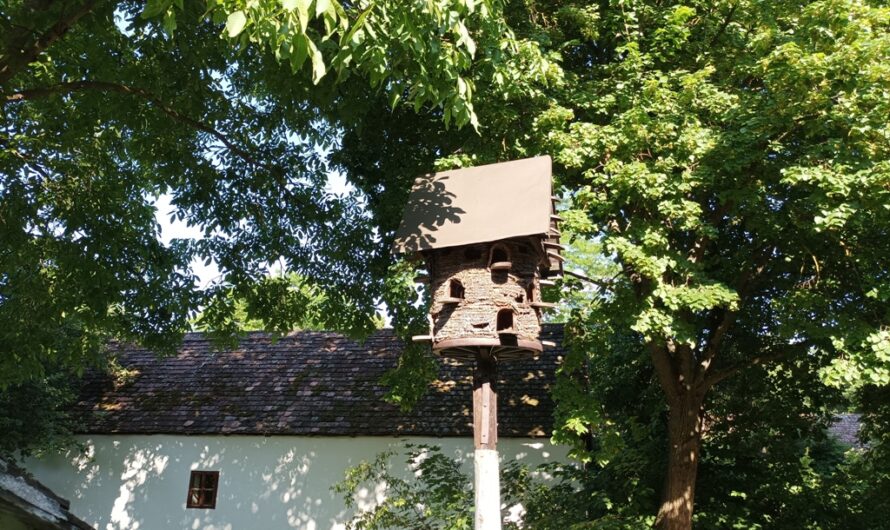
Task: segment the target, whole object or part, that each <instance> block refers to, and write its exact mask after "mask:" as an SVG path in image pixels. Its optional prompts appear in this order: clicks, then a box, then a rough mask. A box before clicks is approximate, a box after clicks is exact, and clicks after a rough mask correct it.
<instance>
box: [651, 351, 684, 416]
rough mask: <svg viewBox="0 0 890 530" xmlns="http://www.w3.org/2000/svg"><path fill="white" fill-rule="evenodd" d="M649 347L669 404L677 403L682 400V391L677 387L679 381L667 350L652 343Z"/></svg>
mask: <svg viewBox="0 0 890 530" xmlns="http://www.w3.org/2000/svg"><path fill="white" fill-rule="evenodd" d="M648 347H649V354H650V355H651V356H652V364H653V365H654V366H655V374H656V375H657V376H658V381H659V383H661V388H662V390H664V393H665V395H666V396H667V398H668V404H669V405H672V404H674V403H677V402H678V401H679V399H680V389H679V387H678V386H677V385H678V383H679V381H678V380H677V375H676V371H675V370H674V366H673V365H672V364H671V359H670V357H669V356H668V352H667V350H666V349H664V348H659V347H658V346H655V345H654V344H652V343H649V344H648Z"/></svg>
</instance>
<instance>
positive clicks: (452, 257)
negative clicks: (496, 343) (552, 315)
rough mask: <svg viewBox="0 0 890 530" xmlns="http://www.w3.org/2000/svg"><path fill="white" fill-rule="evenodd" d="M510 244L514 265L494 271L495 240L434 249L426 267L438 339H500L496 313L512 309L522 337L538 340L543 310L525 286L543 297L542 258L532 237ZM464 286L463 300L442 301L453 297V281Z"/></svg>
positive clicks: (431, 310)
mask: <svg viewBox="0 0 890 530" xmlns="http://www.w3.org/2000/svg"><path fill="white" fill-rule="evenodd" d="M497 244H503V245H504V246H506V247H507V249H508V251H509V254H510V260H511V262H512V263H513V267H512V268H511V269H510V270H509V271H491V270H489V268H488V259H489V255H490V254H489V253H490V251H491V247H492V245H493V243H485V244H478V245H469V246H466V247H454V248H446V249H441V250H434V251H430V254H429V255H428V260H427V266H428V270H429V275H430V286H431V288H432V290H433V291H432V292H433V297H432V298H433V303H432V307H431V309H430V315H431V316H432V319H433V322H434V329H433V335H434V337H435V341H437V342H438V341H441V340H447V339H457V338H487V339H497V338H498V333H497V322H496V320H497V314H498V311H499V310H501V309H512V310H513V312H514V315H513V328H514V329H515V330H516V331H517V332H518V335H517V337H518V338H519V339H522V340H538V338H539V335H540V332H541V321H540V316H539V315H538V310H536V309H535V308H533V307H532V306H531V305H529V301H528V299H527V296H526V288H527V286H528V285H529V284H532V285H533V289H534V297H535V300H538V297H539V296H540V294H539V293H540V287H539V285H538V281H539V279H540V278H539V273H538V264H539V263H540V260H541V256H540V254H539V252H538V251H536V250H535V248H534V247H533V246H532V244H531V242H530V241H529V240H528V239H509V240H505V241H500V242H498V243H497ZM451 279H456V280H458V281H460V282H461V284H462V285H463V287H464V290H465V295H464V300H462V301H461V302H460V303H458V304H443V303H442V302H441V300H442V298H445V297H448V296H449V289H450V283H449V282H450V280H451Z"/></svg>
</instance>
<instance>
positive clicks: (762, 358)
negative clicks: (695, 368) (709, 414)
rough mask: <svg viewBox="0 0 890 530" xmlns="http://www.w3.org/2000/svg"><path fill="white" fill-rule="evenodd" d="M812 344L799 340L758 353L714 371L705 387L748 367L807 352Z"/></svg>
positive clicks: (707, 379) (706, 381)
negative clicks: (733, 364) (743, 360)
mask: <svg viewBox="0 0 890 530" xmlns="http://www.w3.org/2000/svg"><path fill="white" fill-rule="evenodd" d="M811 346H812V344H811V343H810V342H809V341H803V342H798V343H795V344H781V345H778V346H775V347H773V348H771V349H770V351H766V352H764V353H763V354H761V355H756V356H754V357H752V358H751V359H749V360H747V361H745V362H742V363H739V364H737V365H735V366H731V367H729V368H726V369H725V370H721V371H719V372H714V373H713V374H711V376H710V377H707V378H706V379H705V388H711V387H712V386H714V385H716V384H717V383H719V382H720V381H723V380H724V379H726V378H728V377H732V376H734V375H735V374H737V373H739V372H740V371H742V370H744V369H746V368H751V367H752V366H757V365H760V364H768V363H771V362H773V361H778V360H781V359H784V358H786V357H789V356H791V355H792V354H796V353H806V351H807V350H809V349H810V347H811Z"/></svg>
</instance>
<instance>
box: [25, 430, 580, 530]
mask: <svg viewBox="0 0 890 530" xmlns="http://www.w3.org/2000/svg"><path fill="white" fill-rule="evenodd" d="M80 441H81V442H82V443H83V444H84V446H85V447H86V456H77V455H67V456H61V455H60V456H54V457H46V458H44V459H42V460H31V461H29V462H27V463H26V467H27V469H28V470H29V471H31V472H32V473H33V474H34V475H35V477H36V478H37V480H39V481H41V482H42V483H43V484H45V485H46V486H48V487H49V488H50V489H52V490H53V491H54V492H56V493H57V494H58V495H60V496H61V497H64V498H67V499H69V500H70V501H71V512H72V513H74V514H75V515H77V516H78V517H80V518H81V519H83V520H85V521H86V522H88V523H90V524H92V525H93V526H94V527H95V528H96V529H97V530H164V529H190V530H253V529H257V530H276V529H290V528H298V529H302V530H329V529H331V530H333V529H342V528H344V522H345V521H347V520H348V519H349V517H350V515H351V514H350V513H348V512H347V511H346V509H345V507H344V505H343V501H342V499H341V498H340V497H339V496H338V495H336V494H335V493H333V492H332V491H331V486H332V485H333V484H335V483H337V482H339V481H340V480H342V479H343V477H344V472H345V471H346V469H347V468H349V467H351V466H354V465H356V464H358V463H359V462H361V461H362V460H371V459H373V458H374V457H375V456H376V455H377V454H378V453H380V452H383V451H386V450H388V449H395V450H401V449H402V448H403V447H404V443H405V442H406V441H407V442H410V443H414V444H429V445H438V446H440V447H441V448H442V449H443V452H444V453H445V454H447V455H453V456H454V457H457V458H460V459H461V460H462V461H463V462H464V464H465V466H467V470H468V471H470V470H471V466H472V459H473V440H472V439H462V438H422V437H411V438H402V439H400V438H383V437H355V438H349V437H297V436H274V437H262V436H177V435H152V436H146V435H121V436H112V435H100V436H89V437H82V438H81V440H80ZM498 448H499V450H500V453H501V458H502V462H504V461H506V460H508V459H518V460H520V461H522V462H525V463H528V464H530V465H535V464H539V463H542V462H545V461H552V460H554V459H559V460H563V461H564V460H565V458H566V452H567V451H566V449H565V448H563V447H556V446H552V445H551V444H550V442H549V441H547V440H546V439H517V438H501V439H500V440H499V443H498ZM403 460H404V459H401V458H395V459H394V460H393V461H394V462H398V463H401V462H402V461H403ZM191 470H210V471H219V493H218V496H217V500H216V508H215V509H212V510H208V509H187V508H186V507H185V504H186V495H187V492H188V483H189V475H190V471H191ZM405 472H406V473H407V472H408V470H407V468H406V470H405ZM381 491H382V488H381V487H378V488H376V491H362V492H361V493H360V498H359V504H360V506H362V507H367V506H370V505H372V504H373V503H374V502H376V501H379V500H380V496H381Z"/></svg>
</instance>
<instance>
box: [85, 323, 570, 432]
mask: <svg viewBox="0 0 890 530" xmlns="http://www.w3.org/2000/svg"><path fill="white" fill-rule="evenodd" d="M541 335H542V337H541V338H542V339H545V340H552V341H554V342H556V343H557V344H560V343H561V339H562V325H553V324H550V325H545V326H544V329H543V332H542V334H541ZM402 347H403V344H402V342H401V341H399V339H398V338H397V337H396V336H395V334H394V333H393V331H392V330H380V331H378V332H376V333H374V334H372V335H371V336H370V337H368V339H367V340H365V341H364V342H363V343H358V342H356V341H354V340H351V339H348V338H346V337H344V336H342V335H339V334H337V333H331V332H316V331H305V332H295V333H292V334H290V335H288V336H286V337H283V338H281V339H280V340H278V341H274V340H272V338H271V337H270V336H269V335H267V334H265V333H249V334H247V336H245V337H244V339H243V340H242V341H241V342H240V344H239V345H238V347H236V348H233V349H231V350H226V351H222V352H214V350H213V346H212V344H211V343H210V341H209V340H208V339H207V337H205V336H204V335H202V334H189V335H187V336H186V338H185V340H184V341H183V343H182V347H181V348H180V350H179V354H178V355H176V356H173V357H160V358H159V357H157V356H156V355H155V354H153V353H152V352H150V351H148V350H145V349H143V348H138V347H134V346H125V345H117V346H115V349H116V350H117V353H118V356H119V361H120V364H121V365H122V366H124V367H126V368H127V369H128V370H131V371H132V372H131V373H132V374H133V376H132V378H131V379H130V380H127V381H126V382H123V383H121V382H118V383H117V384H115V382H114V381H112V380H111V379H110V378H109V377H108V376H106V375H104V374H101V373H95V372H93V373H90V374H88V375H87V377H86V378H85V380H84V385H83V387H82V389H81V394H80V398H79V402H78V404H77V405H76V407H75V411H74V412H75V414H76V416H77V417H78V418H79V420H80V421H79V422H78V427H79V430H80V432H82V433H85V434H110V433H122V434H125V433H126V434H136V433H139V434H267V435H284V434H288V435H317V436H322V435H324V436H472V432H473V431H472V408H473V400H472V366H471V365H467V364H456V363H454V362H450V361H447V360H443V361H442V362H441V363H440V368H439V375H438V379H437V380H436V381H434V382H433V384H432V385H431V387H430V389H429V391H428V392H427V394H426V396H424V397H423V398H422V399H421V400H420V402H419V403H418V405H417V407H416V408H415V409H414V410H413V411H411V412H409V413H404V412H402V411H401V410H399V408H398V407H396V406H395V405H392V404H390V403H387V402H385V401H384V400H383V397H384V396H385V394H386V392H387V388H386V387H384V386H383V385H382V384H381V383H380V379H381V377H382V376H383V375H384V374H385V373H386V372H387V371H389V370H391V369H392V368H394V367H395V366H396V363H397V362H398V358H399V353H400V352H401V350H402ZM561 358H562V350H561V348H560V347H559V346H557V347H556V348H548V349H545V350H544V353H542V354H541V356H540V358H539V359H537V360H532V359H528V360H523V361H516V362H511V363H503V364H502V365H501V366H499V367H498V372H499V373H498V378H499V381H500V382H499V392H498V402H499V411H498V420H499V430H500V434H501V436H503V437H517V436H519V437H524V436H548V435H549V434H550V429H551V425H552V421H553V419H552V415H553V401H552V400H551V398H550V386H551V385H552V384H553V381H554V377H555V375H554V374H555V371H556V368H557V366H558V364H559V363H560V360H561Z"/></svg>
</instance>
